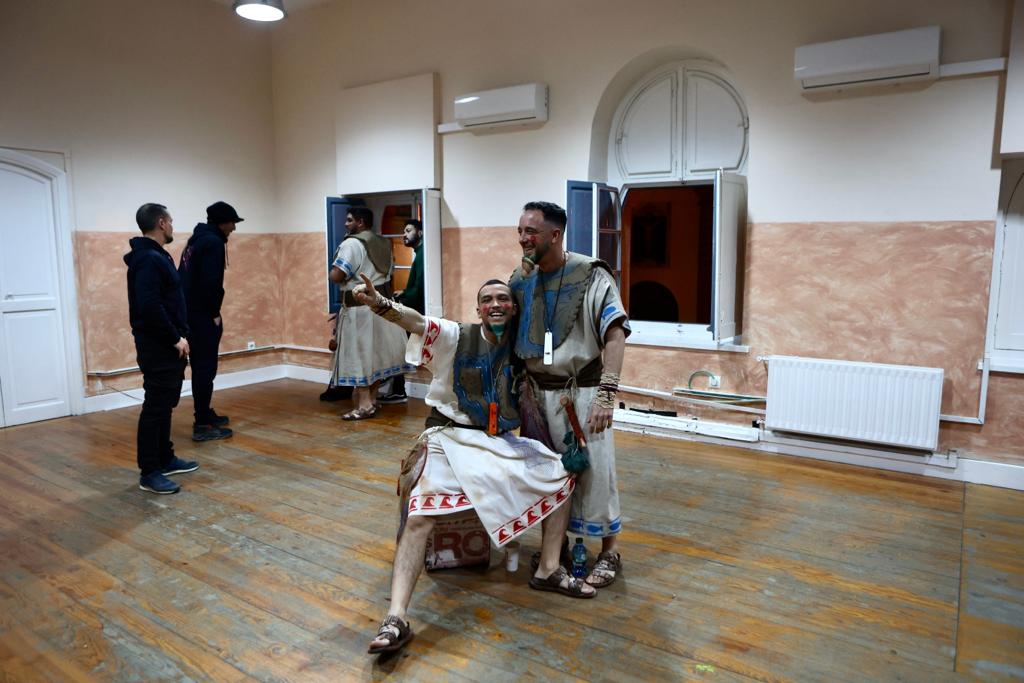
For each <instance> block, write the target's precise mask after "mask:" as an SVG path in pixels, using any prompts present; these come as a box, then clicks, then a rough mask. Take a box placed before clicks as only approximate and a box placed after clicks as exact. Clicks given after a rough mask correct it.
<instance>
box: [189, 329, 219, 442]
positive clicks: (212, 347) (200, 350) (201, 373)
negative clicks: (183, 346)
mask: <svg viewBox="0 0 1024 683" xmlns="http://www.w3.org/2000/svg"><path fill="white" fill-rule="evenodd" d="M188 326H189V329H190V330H191V332H190V334H189V338H188V346H189V363H190V364H191V365H192V402H193V403H194V404H195V409H196V412H195V422H196V424H197V425H208V424H211V422H210V420H211V419H212V418H213V415H212V411H211V410H210V400H211V399H212V398H213V378H214V377H216V376H217V354H218V352H219V350H220V338H221V336H223V334H224V328H223V326H221V325H215V324H214V323H213V319H212V318H208V317H203V318H197V319H195V320H193V319H191V318H189V321H188Z"/></svg>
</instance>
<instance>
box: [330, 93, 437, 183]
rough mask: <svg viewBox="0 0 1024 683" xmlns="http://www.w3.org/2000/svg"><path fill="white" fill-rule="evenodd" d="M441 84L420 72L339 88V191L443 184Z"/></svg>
mask: <svg viewBox="0 0 1024 683" xmlns="http://www.w3.org/2000/svg"><path fill="white" fill-rule="evenodd" d="M436 90H437V75H436V74H421V75H419V76H410V77H408V78H398V79H394V80H390V81H385V82H383V83H373V84H371V85H364V86H359V87H354V88H345V89H344V90H342V91H341V92H340V93H338V105H337V117H336V119H335V144H336V149H337V164H338V182H337V185H336V187H337V192H338V193H339V194H363V193H369V192H390V191H393V190H412V189H418V188H422V187H437V186H438V184H439V180H440V178H439V175H438V159H439V157H438V144H439V143H438V136H437V105H436V97H435V93H436Z"/></svg>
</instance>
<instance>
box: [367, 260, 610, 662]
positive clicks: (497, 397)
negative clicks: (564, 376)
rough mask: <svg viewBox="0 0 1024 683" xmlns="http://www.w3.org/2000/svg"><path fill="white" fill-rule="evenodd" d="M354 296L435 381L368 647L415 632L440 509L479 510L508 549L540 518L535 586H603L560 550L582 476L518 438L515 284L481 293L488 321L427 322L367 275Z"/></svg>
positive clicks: (493, 284)
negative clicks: (413, 606)
mask: <svg viewBox="0 0 1024 683" xmlns="http://www.w3.org/2000/svg"><path fill="white" fill-rule="evenodd" d="M362 278H363V284H362V285H360V286H358V287H356V289H355V290H354V291H353V296H354V297H355V298H356V299H357V300H358V301H360V302H361V303H364V304H366V305H367V306H369V307H370V308H371V310H373V312H374V313H376V314H377V315H380V316H381V317H383V318H385V319H387V320H389V321H391V322H393V323H395V324H397V325H399V326H401V327H402V328H404V329H405V330H407V331H408V332H410V333H411V334H412V336H411V337H410V339H409V343H408V346H407V347H406V361H407V362H409V363H415V364H418V365H423V366H425V367H426V368H427V369H429V370H430V371H431V373H432V374H433V379H432V381H431V383H430V388H429V389H428V391H427V396H426V399H425V400H426V403H427V405H429V406H430V407H431V412H430V415H429V416H428V417H427V423H426V427H427V428H426V430H425V431H424V432H423V434H422V435H421V436H420V438H419V440H418V442H417V445H416V448H414V449H413V451H412V452H411V453H410V455H409V457H407V458H406V460H405V462H403V463H402V476H401V479H400V481H399V492H400V495H401V498H402V509H401V511H402V525H401V526H400V529H399V540H398V548H397V550H396V551H395V562H394V569H393V573H392V578H391V609H390V612H389V614H388V615H387V617H386V618H385V619H384V621H383V622H382V623H381V625H380V629H379V630H378V631H377V637H376V638H374V639H373V641H372V642H371V643H370V647H369V653H370V654H377V653H382V652H392V651H395V650H398V649H400V648H402V647H403V646H404V645H405V644H406V643H407V642H408V641H409V639H410V638H411V637H412V630H411V628H410V627H409V623H408V622H407V621H406V619H405V613H406V610H407V609H408V607H409V600H410V598H411V596H412V590H413V587H414V586H415V584H416V579H417V578H418V577H419V574H420V570H421V569H422V568H423V562H424V555H425V553H426V547H427V539H428V538H429V536H430V534H431V532H432V531H433V528H434V521H435V519H436V517H437V516H438V515H442V514H448V513H452V512H460V511H462V510H468V509H473V510H475V511H476V513H477V516H479V518H480V521H481V523H482V524H483V526H484V528H485V529H486V530H487V534H488V536H489V537H490V539H491V542H492V543H493V544H494V545H496V546H497V547H499V548H500V547H502V546H504V545H505V544H507V543H508V542H509V541H512V540H514V539H515V538H517V537H519V536H520V535H521V534H523V533H524V532H525V531H526V530H527V529H530V528H532V527H533V526H534V525H536V524H537V523H538V522H540V523H541V525H542V528H543V540H542V543H541V560H540V565H539V566H538V567H537V570H536V571H535V573H534V576H533V578H531V579H530V587H531V588H535V589H538V590H547V591H554V592H558V593H563V594H565V595H569V596H571V597H576V598H592V597H594V595H595V592H596V591H595V590H594V589H593V588H592V587H590V586H588V585H586V583H585V582H583V581H581V580H579V579H575V578H573V577H571V576H569V575H568V573H567V572H566V569H565V568H564V567H561V566H559V564H558V556H559V550H560V548H561V544H562V538H563V537H564V536H565V529H566V527H567V525H568V521H569V506H568V505H566V504H565V503H566V502H567V501H568V500H569V498H570V496H571V494H572V492H573V489H574V488H575V486H576V480H575V479H574V478H573V477H572V476H571V475H570V474H569V473H568V472H566V471H565V468H564V467H563V466H562V462H561V459H560V456H559V455H557V454H556V453H554V452H553V451H551V450H550V449H548V448H547V447H545V446H544V445H543V444H541V443H540V442H538V441H534V440H533V439H526V438H522V437H518V436H515V435H514V434H512V430H514V429H516V428H517V427H518V426H519V406H518V401H517V399H516V396H515V394H514V393H513V372H512V362H511V353H510V339H509V337H510V336H511V335H510V332H511V330H510V327H511V325H512V323H513V320H514V318H515V315H516V310H517V309H516V304H515V301H514V300H513V298H512V292H511V290H509V288H508V285H506V284H505V283H503V282H501V281H500V280H491V281H489V282H487V283H485V284H484V286H483V287H481V289H480V291H479V292H478V293H477V314H478V315H479V316H480V320H481V323H480V324H473V325H469V324H464V323H456V322H452V321H450V320H444V319H440V318H425V317H423V316H422V315H421V314H420V313H418V312H416V311H414V310H412V309H410V308H406V307H405V306H402V305H401V304H398V303H395V302H394V301H391V300H389V299H386V298H385V297H384V296H382V295H381V294H379V293H378V292H377V291H376V290H375V289H374V287H373V285H372V284H371V282H370V280H369V279H368V278H367V277H366V276H362Z"/></svg>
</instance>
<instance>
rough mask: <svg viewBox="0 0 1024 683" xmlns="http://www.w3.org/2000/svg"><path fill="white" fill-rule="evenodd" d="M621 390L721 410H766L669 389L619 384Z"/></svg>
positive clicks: (745, 411)
mask: <svg viewBox="0 0 1024 683" xmlns="http://www.w3.org/2000/svg"><path fill="white" fill-rule="evenodd" d="M619 391H622V392H625V393H627V394H636V395H638V396H650V397H652V398H661V399H665V400H668V401H679V402H682V403H692V404H694V405H699V406H706V407H708V408H718V409H719V410H734V411H736V412H739V413H753V414H754V415H764V414H765V411H763V410H761V409H760V408H744V407H743V406H737V405H733V404H731V403H718V402H716V401H702V400H700V399H696V398H689V397H687V396H676V395H675V394H670V393H668V392H667V391H654V390H652V389H641V388H640V387H631V386H626V385H623V384H620V385H619Z"/></svg>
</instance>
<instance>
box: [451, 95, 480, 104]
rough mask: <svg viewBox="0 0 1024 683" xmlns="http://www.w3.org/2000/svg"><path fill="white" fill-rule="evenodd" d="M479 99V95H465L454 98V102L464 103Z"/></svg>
mask: <svg viewBox="0 0 1024 683" xmlns="http://www.w3.org/2000/svg"><path fill="white" fill-rule="evenodd" d="M479 99H480V96H479V95H467V96H466V97H460V98H458V99H456V100H455V104H466V103H467V102H476V101H477V100H479Z"/></svg>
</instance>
